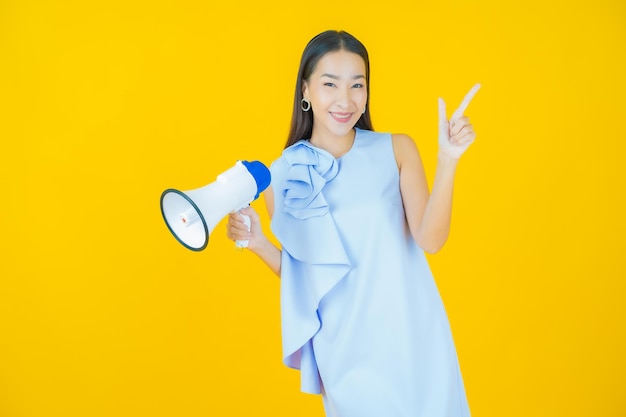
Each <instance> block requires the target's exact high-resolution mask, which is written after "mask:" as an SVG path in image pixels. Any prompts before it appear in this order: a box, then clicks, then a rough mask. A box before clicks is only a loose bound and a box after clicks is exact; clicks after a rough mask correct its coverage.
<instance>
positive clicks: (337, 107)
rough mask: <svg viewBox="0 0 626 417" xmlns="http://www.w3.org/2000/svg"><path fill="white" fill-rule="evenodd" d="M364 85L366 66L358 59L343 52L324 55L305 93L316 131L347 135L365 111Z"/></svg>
mask: <svg viewBox="0 0 626 417" xmlns="http://www.w3.org/2000/svg"><path fill="white" fill-rule="evenodd" d="M365 83H366V80H365V62H363V59H362V58H361V57H360V56H359V55H357V54H355V53H353V52H348V51H344V50H339V51H335V52H329V53H327V54H326V55H324V56H323V57H322V58H321V59H320V60H319V61H318V63H317V66H316V68H315V71H314V72H313V73H312V74H311V76H310V77H309V79H308V80H307V81H305V82H304V88H303V91H302V92H303V95H304V98H307V99H309V100H310V101H311V110H312V111H313V131H314V132H316V134H323V135H327V134H330V135H332V136H345V135H347V134H348V133H349V132H350V131H351V130H352V128H353V127H354V125H355V124H356V122H357V121H358V120H359V118H360V117H361V115H362V114H363V111H364V110H365V105H366V103H367V88H366V84H365Z"/></svg>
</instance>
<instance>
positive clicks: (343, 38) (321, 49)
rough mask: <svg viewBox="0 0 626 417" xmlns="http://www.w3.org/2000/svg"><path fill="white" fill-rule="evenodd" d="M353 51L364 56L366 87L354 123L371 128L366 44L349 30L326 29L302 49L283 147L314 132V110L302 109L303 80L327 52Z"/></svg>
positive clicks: (306, 78) (307, 137) (368, 65)
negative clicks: (361, 110) (359, 112)
mask: <svg viewBox="0 0 626 417" xmlns="http://www.w3.org/2000/svg"><path fill="white" fill-rule="evenodd" d="M340 50H344V51H348V52H353V53H355V54H357V55H359V56H360V57H361V58H363V62H364V63H365V86H366V88H367V102H366V103H365V113H363V114H362V115H361V118H360V119H359V120H358V121H357V122H356V127H358V128H361V129H366V130H374V129H373V127H372V120H371V118H370V106H369V100H370V61H369V56H368V54H367V49H365V46H364V45H363V44H362V43H361V42H360V41H359V40H358V39H357V38H355V37H354V36H352V35H350V34H349V33H348V32H344V31H342V30H341V31H338V30H327V31H325V32H322V33H320V34H319V35H317V36H315V37H314V38H313V39H311V40H310V41H309V43H308V44H307V45H306V47H305V48H304V52H303V53H302V58H301V59H300V69H299V70H298V79H297V80H296V92H295V94H294V99H293V113H292V115H291V128H290V130H289V136H288V137H287V143H286V144H285V148H287V147H289V146H291V145H293V144H294V143H296V142H297V141H299V140H300V139H310V138H311V134H312V131H313V114H312V113H313V112H312V111H308V112H305V111H303V110H302V104H301V102H302V98H303V96H302V87H303V85H304V81H308V80H309V77H311V74H312V73H313V72H314V71H315V67H316V66H317V63H318V61H319V60H320V59H321V58H322V57H323V56H324V55H326V54H327V53H329V52H335V51H340Z"/></svg>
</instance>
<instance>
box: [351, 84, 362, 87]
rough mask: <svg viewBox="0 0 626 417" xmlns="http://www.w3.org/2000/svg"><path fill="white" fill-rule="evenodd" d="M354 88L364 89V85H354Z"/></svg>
mask: <svg viewBox="0 0 626 417" xmlns="http://www.w3.org/2000/svg"><path fill="white" fill-rule="evenodd" d="M352 88H363V84H354V85H353V86H352Z"/></svg>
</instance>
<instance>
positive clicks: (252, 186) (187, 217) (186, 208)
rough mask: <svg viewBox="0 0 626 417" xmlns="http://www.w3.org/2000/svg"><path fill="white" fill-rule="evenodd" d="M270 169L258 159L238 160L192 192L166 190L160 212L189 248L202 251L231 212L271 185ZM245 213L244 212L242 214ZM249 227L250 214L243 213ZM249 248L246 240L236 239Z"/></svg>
mask: <svg viewBox="0 0 626 417" xmlns="http://www.w3.org/2000/svg"><path fill="white" fill-rule="evenodd" d="M270 179H271V176H270V171H269V169H267V167H266V166H265V165H263V164H262V163H261V162H259V161H252V162H248V161H237V163H236V164H235V166H233V167H232V168H230V169H228V170H227V171H225V172H223V173H221V174H220V175H218V176H217V179H216V180H215V181H214V182H212V183H210V184H208V185H205V186H204V187H201V188H197V189H195V190H190V191H184V192H183V191H179V190H175V189H171V188H170V189H167V190H165V191H163V194H161V213H162V214H163V219H164V220H165V224H167V227H168V228H169V230H170V232H172V234H173V235H174V237H175V238H176V239H177V240H178V241H179V242H180V243H182V244H183V246H185V247H186V248H188V249H191V250H194V251H201V250H203V249H204V248H206V246H207V244H208V243H209V235H210V234H211V232H212V231H213V228H214V227H215V226H216V225H217V223H219V221H220V220H221V219H222V218H223V217H224V216H226V215H227V214H229V213H232V212H236V211H239V210H241V209H242V208H244V207H247V206H248V205H249V204H250V203H251V202H252V201H254V200H256V199H257V198H258V197H259V195H260V194H261V192H263V191H264V190H265V189H266V188H267V186H268V185H269V184H270ZM242 216H243V215H242ZM243 217H244V220H245V221H246V223H247V224H248V227H249V226H250V223H249V222H250V219H249V218H248V216H243ZM236 243H237V246H239V247H246V246H247V244H248V242H247V241H237V242H236Z"/></svg>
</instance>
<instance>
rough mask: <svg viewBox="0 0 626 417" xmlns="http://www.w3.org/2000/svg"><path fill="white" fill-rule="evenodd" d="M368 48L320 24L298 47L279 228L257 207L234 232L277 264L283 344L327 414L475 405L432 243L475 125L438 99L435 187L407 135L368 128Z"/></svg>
mask: <svg viewBox="0 0 626 417" xmlns="http://www.w3.org/2000/svg"><path fill="white" fill-rule="evenodd" d="M369 75H370V74H369V58H368V54H367V51H366V49H365V47H364V46H363V45H362V44H361V42H359V41H358V40H357V39H356V38H354V37H353V36H351V35H350V34H348V33H346V32H343V31H326V32H323V33H321V34H319V35H317V36H316V37H314V38H313V39H312V40H311V41H310V42H309V43H308V45H307V46H306V48H305V50H304V53H303V55H302V60H301V63H300V69H299V72H298V78H297V82H296V91H295V100H294V107H293V116H292V124H291V131H290V134H289V138H288V140H287V144H286V147H285V149H284V151H283V153H282V155H281V157H280V158H278V159H277V160H276V161H274V163H273V164H272V166H271V173H272V184H271V186H270V187H269V188H268V189H267V190H266V191H265V200H266V202H267V208H268V212H269V215H270V217H271V219H272V221H271V228H272V232H273V233H274V235H275V236H276V238H277V240H278V241H279V242H280V245H281V248H280V249H279V248H277V247H276V246H274V245H273V244H272V243H271V242H270V241H269V240H268V238H267V237H266V236H265V235H264V234H263V232H262V230H261V226H260V224H259V216H258V215H257V213H256V212H255V211H254V209H252V208H247V209H246V210H244V211H243V213H244V214H247V215H249V216H250V217H251V226H250V230H249V231H248V228H247V226H246V225H245V224H244V223H243V222H242V219H241V217H240V216H238V215H231V216H230V217H229V220H228V226H227V235H228V237H229V238H230V239H233V240H237V239H240V240H248V241H249V243H248V249H249V250H251V251H252V252H254V253H255V254H257V255H258V256H259V257H260V258H261V259H262V260H263V261H264V262H265V263H266V264H267V265H268V266H269V267H270V268H271V269H272V270H273V271H274V272H275V273H276V274H277V275H279V276H280V277H281V314H282V334H283V353H284V362H285V364H286V365H288V366H290V367H293V368H297V369H300V372H301V389H302V391H304V392H310V393H321V394H322V396H323V401H324V407H325V410H326V414H327V415H328V416H329V417H330V416H333V417H369V416H372V417H374V416H375V417H395V416H398V417H405V416H406V417H417V416H424V417H439V416H469V408H468V405H467V400H466V396H465V390H464V387H463V380H462V378H461V373H460V370H459V365H458V361H457V356H456V351H455V347H454V342H453V339H452V335H451V332H450V327H449V324H448V319H447V316H446V313H445V310H444V307H443V304H442V301H441V298H440V296H439V293H438V290H437V287H436V285H435V281H434V279H433V276H432V274H431V271H430V268H429V266H428V263H427V260H426V258H425V256H424V251H426V252H429V253H434V252H437V251H438V250H439V249H441V247H442V246H443V245H444V243H445V242H446V240H447V237H448V232H449V229H450V216H451V206H452V194H453V193H452V191H453V182H454V176H455V171H456V166H457V161H458V159H459V157H460V156H461V155H462V154H463V152H464V151H465V150H466V149H467V148H468V147H469V145H470V144H471V143H472V142H473V141H474V138H475V133H474V131H473V129H472V126H471V125H470V124H469V122H468V119H467V117H465V116H463V112H464V110H465V108H466V107H467V105H468V104H469V102H470V100H471V98H472V97H473V95H474V94H475V92H476V91H477V89H478V87H479V86H478V85H476V86H475V87H474V88H473V89H472V90H471V91H470V92H469V93H468V95H467V96H466V97H465V99H464V101H463V103H462V104H461V106H460V107H459V109H458V110H457V111H456V112H455V113H454V114H453V115H452V117H451V119H450V121H448V120H447V119H446V110H445V104H444V103H443V101H442V100H440V101H439V112H440V113H439V119H440V122H439V155H438V164H437V170H436V175H435V180H434V183H433V187H432V192H429V189H428V184H427V180H426V176H425V173H424V168H423V166H422V161H421V158H420V155H419V153H418V150H417V147H416V146H415V143H414V142H413V140H412V139H411V138H410V137H409V136H407V135H402V134H387V133H377V132H374V131H373V128H372V123H371V119H370V113H369V105H368V104H369V102H368V99H369V94H368V93H369V78H370V77H369Z"/></svg>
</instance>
